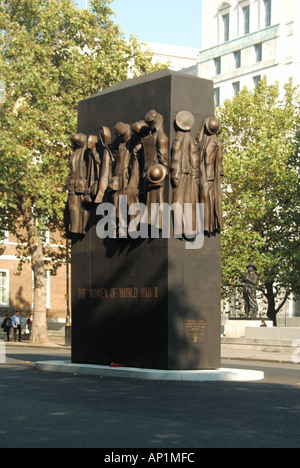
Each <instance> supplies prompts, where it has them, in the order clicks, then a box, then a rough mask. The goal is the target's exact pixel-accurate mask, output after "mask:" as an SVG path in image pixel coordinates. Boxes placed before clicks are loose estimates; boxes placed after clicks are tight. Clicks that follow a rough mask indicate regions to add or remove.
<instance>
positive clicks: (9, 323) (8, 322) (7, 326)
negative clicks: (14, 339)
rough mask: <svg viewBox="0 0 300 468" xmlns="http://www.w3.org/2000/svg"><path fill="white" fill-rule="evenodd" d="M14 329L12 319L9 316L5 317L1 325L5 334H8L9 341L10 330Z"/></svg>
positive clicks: (8, 339)
mask: <svg viewBox="0 0 300 468" xmlns="http://www.w3.org/2000/svg"><path fill="white" fill-rule="evenodd" d="M11 327H12V321H11V318H10V316H9V315H8V314H6V315H5V319H4V320H3V323H2V325H1V328H3V331H4V333H6V336H7V341H10V330H11Z"/></svg>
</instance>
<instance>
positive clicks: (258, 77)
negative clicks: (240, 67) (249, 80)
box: [253, 75, 261, 87]
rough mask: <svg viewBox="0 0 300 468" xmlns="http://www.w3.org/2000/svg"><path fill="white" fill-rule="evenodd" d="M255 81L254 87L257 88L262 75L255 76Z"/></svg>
mask: <svg viewBox="0 0 300 468" xmlns="http://www.w3.org/2000/svg"><path fill="white" fill-rule="evenodd" d="M253 81H254V86H255V87H257V86H258V83H259V82H260V81H261V75H259V76H254V78H253Z"/></svg>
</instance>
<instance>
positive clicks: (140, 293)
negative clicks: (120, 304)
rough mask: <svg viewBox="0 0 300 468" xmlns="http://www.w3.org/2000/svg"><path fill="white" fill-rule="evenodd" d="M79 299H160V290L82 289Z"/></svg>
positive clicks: (147, 288) (152, 288) (155, 288)
mask: <svg viewBox="0 0 300 468" xmlns="http://www.w3.org/2000/svg"><path fill="white" fill-rule="evenodd" d="M77 297H78V299H104V300H108V299H110V300H111V299H128V300H135V299H146V300H147V299H159V288H158V287H157V286H155V287H140V288H138V287H133V288H89V289H88V288H80V289H78V290H77Z"/></svg>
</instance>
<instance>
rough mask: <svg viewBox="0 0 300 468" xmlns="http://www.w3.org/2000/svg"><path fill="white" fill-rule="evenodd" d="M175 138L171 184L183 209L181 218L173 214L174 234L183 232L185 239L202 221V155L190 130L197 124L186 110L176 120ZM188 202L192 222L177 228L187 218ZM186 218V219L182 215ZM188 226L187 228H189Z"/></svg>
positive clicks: (175, 196)
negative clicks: (200, 218)
mask: <svg viewBox="0 0 300 468" xmlns="http://www.w3.org/2000/svg"><path fill="white" fill-rule="evenodd" d="M175 125H176V130H177V131H176V137H175V140H174V142H173V146H172V152H171V154H172V162H171V182H172V186H173V203H178V204H179V205H180V206H181V210H182V211H181V212H180V213H179V215H180V216H177V215H176V212H175V214H174V231H175V235H176V234H177V232H178V233H179V234H180V232H182V233H183V234H185V235H186V236H189V235H192V234H195V233H196V232H197V228H198V227H200V220H198V224H197V215H198V212H197V205H196V204H197V203H199V182H200V179H199V173H200V167H199V162H200V154H199V151H198V149H199V148H198V145H197V143H196V141H195V140H194V138H192V136H191V129H192V128H193V127H194V125H195V118H194V116H193V115H192V114H191V113H190V112H187V111H182V112H179V113H178V114H177V116H176V119H175ZM185 203H189V204H190V206H191V207H192V212H191V213H190V214H189V216H192V219H190V220H186V221H189V223H186V222H185V221H184V222H183V226H182V225H181V221H180V225H177V222H179V220H180V219H181V218H182V219H185V218H184V212H185V208H184V204H185ZM182 215H183V216H182ZM187 224H188V225H187Z"/></svg>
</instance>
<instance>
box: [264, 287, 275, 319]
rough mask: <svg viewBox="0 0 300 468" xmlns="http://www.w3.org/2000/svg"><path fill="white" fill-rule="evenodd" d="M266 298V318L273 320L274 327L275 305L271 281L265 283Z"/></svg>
mask: <svg viewBox="0 0 300 468" xmlns="http://www.w3.org/2000/svg"><path fill="white" fill-rule="evenodd" d="M266 290H267V294H266V298H267V300H268V313H267V315H268V318H269V319H270V320H272V321H273V325H274V327H277V311H276V305H275V295H274V288H273V283H267V284H266Z"/></svg>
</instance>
